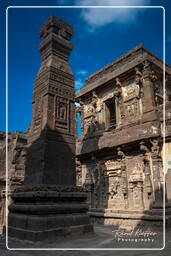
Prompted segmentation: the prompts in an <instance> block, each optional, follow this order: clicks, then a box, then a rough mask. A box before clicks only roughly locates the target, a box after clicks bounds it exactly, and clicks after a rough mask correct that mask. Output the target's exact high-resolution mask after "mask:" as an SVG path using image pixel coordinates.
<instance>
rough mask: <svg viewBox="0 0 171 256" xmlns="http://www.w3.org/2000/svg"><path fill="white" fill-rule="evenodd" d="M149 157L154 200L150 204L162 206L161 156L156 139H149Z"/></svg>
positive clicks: (154, 206)
mask: <svg viewBox="0 0 171 256" xmlns="http://www.w3.org/2000/svg"><path fill="white" fill-rule="evenodd" d="M151 143H152V149H151V151H152V152H151V157H152V168H153V187H154V195H155V201H154V203H153V205H152V207H153V208H162V207H163V184H162V180H161V178H162V172H163V170H162V158H161V156H160V148H159V142H158V139H153V140H152V141H151Z"/></svg>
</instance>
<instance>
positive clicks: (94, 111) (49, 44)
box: [0, 16, 171, 241]
mask: <svg viewBox="0 0 171 256" xmlns="http://www.w3.org/2000/svg"><path fill="white" fill-rule="evenodd" d="M72 33H73V28H72V27H71V26H70V25H68V24H66V23H65V22H64V21H62V20H60V19H59V18H57V17H54V16H51V17H50V18H49V19H48V20H47V21H46V22H45V24H43V26H42V27H41V29H40V37H41V39H42V42H41V44H40V46H39V49H40V53H41V56H42V63H41V66H40V70H39V72H38V75H37V76H36V78H35V84H34V89H33V100H32V108H33V114H32V123H31V126H30V127H29V129H28V131H27V132H10V133H9V136H8V152H9V153H8V154H9V159H8V176H9V179H8V185H9V186H8V187H9V191H8V192H9V193H8V199H9V200H8V203H9V214H8V216H9V217H8V232H9V236H14V237H17V238H20V239H26V240H31V241H42V240H44V239H45V238H47V237H48V239H49V240H50V239H53V238H55V237H56V236H57V235H59V234H60V235H66V234H72V233H74V232H75V231H76V232H78V231H79V232H80V233H85V232H93V225H92V224H91V223H95V222H97V223H101V224H103V225H118V226H121V225H124V223H131V225H137V224H138V223H148V225H162V222H163V199H165V201H166V224H167V225H169V222H170V216H171V189H170V185H169V182H171V67H170V66H168V65H165V75H166V80H165V88H163V87H164V77H163V62H162V60H160V58H158V57H157V56H156V55H154V54H153V53H152V52H150V51H149V50H147V49H145V48H144V47H143V46H142V45H138V46H137V47H135V48H134V49H132V50H130V51H129V52H127V53H126V54H124V55H123V56H121V57H119V58H118V59H116V60H115V61H113V62H112V63H110V64H108V65H106V66H105V67H103V68H101V69H100V70H98V71H97V72H95V73H93V74H92V75H90V76H89V77H88V78H87V79H86V82H85V85H84V87H83V88H82V89H81V90H80V91H78V92H76V95H74V78H73V74H72V71H71V69H70V67H69V64H68V57H69V54H70V52H71V50H72V48H73V46H72V44H71V42H70V38H71V36H72ZM33 61H34V60H33ZM163 92H164V93H163ZM164 103H165V111H164ZM78 115H79V116H80V119H81V130H82V135H81V136H77V132H76V130H77V129H76V118H77V117H78ZM164 119H165V122H164ZM164 138H165V144H164V143H163V141H164ZM75 140H76V155H75ZM0 146H1V147H0V179H1V188H0V191H1V198H0V203H1V204H0V224H1V230H3V227H4V226H5V192H4V191H5V185H6V180H5V133H4V132H1V133H0ZM165 175H166V179H165V177H164V176H165ZM164 193H165V194H164Z"/></svg>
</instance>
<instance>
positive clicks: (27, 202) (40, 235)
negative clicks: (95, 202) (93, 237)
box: [8, 185, 93, 242]
mask: <svg viewBox="0 0 171 256" xmlns="http://www.w3.org/2000/svg"><path fill="white" fill-rule="evenodd" d="M12 199H13V203H12V204H11V205H10V206H9V215H8V235H9V237H14V238H18V239H20V240H27V241H32V242H38V241H46V242H54V241H56V239H57V238H58V237H65V236H67V235H74V234H85V233H86V232H93V226H92V224H91V222H90V217H89V216H88V214H87V211H88V206H87V204H86V203H85V201H86V193H85V192H83V189H82V188H78V187H74V186H61V187H59V186H48V185H47V186H45V185H43V186H23V187H20V188H18V189H16V191H15V192H14V194H13V195H12Z"/></svg>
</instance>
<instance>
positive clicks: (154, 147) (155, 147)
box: [150, 139, 160, 156]
mask: <svg viewBox="0 0 171 256" xmlns="http://www.w3.org/2000/svg"><path fill="white" fill-rule="evenodd" d="M150 142H151V144H152V148H151V151H152V154H153V155H154V156H158V155H159V152H160V147H159V142H158V139H153V140H151V141H150Z"/></svg>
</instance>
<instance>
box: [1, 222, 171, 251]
mask: <svg viewBox="0 0 171 256" xmlns="http://www.w3.org/2000/svg"><path fill="white" fill-rule="evenodd" d="M116 231H117V230H115V229H114V228H113V227H104V226H100V225H96V226H95V233H94V234H89V235H84V236H83V235H82V236H75V237H72V238H71V237H66V238H65V239H57V241H56V242H55V243H52V244H48V243H36V244H33V243H31V242H23V241H19V240H15V239H9V241H8V247H10V248H11V249H10V250H9V249H7V248H6V245H5V237H4V236H1V237H0V255H2V256H6V255H7V256H8V255H9V256H29V255H35V256H39V255H41V256H45V255H52V256H53V255H57V256H63V255H65V256H71V255H72V256H84V255H86V256H92V255H93V256H94V255H95V254H96V255H97V256H108V255H109V256H110V255H117V256H118V255H125V256H127V255H128V256H129V255H131V256H132V255H137V256H138V255H155V256H158V255H162V256H163V255H164V256H165V255H170V253H171V229H169V230H167V231H166V246H165V249H163V250H154V248H161V247H162V242H163V241H162V240H163V234H162V231H161V230H159V229H158V230H157V229H155V230H154V229H153V230H152V229H150V228H144V229H143V230H142V229H136V230H134V231H133V232H132V233H131V230H122V232H120V231H117V232H116ZM142 231H143V232H142ZM147 231H148V232H149V231H150V232H153V233H148V235H149V236H148V238H147ZM126 232H128V233H127V234H126ZM144 232H146V233H144ZM17 248H23V249H21V250H18V249H17ZM24 248H25V250H24ZM26 248H29V250H26ZM43 248H49V249H52V250H40V249H43ZM55 248H58V250H54V249H55ZM60 248H70V250H67V251H66V249H63V250H61V249H60ZM72 248H77V250H73V249H72ZM82 248H89V249H86V250H83V249H82ZM92 248H95V250H93V249H92ZM104 248H107V250H104ZM117 248H124V250H119V249H117ZM128 248H130V249H131V250H128ZM133 248H134V250H133ZM138 248H148V249H147V250H138ZM80 249H82V250H80ZM111 249H115V250H111Z"/></svg>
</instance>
